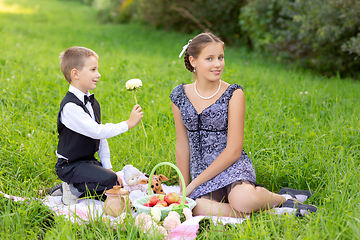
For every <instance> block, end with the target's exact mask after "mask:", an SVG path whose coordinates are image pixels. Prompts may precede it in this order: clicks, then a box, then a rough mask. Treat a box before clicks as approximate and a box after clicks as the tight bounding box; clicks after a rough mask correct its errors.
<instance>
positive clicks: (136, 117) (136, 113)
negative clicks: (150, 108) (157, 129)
mask: <svg viewBox="0 0 360 240" xmlns="http://www.w3.org/2000/svg"><path fill="white" fill-rule="evenodd" d="M143 114H144V113H143V112H142V109H141V107H140V105H138V104H136V105H135V106H134V107H133V109H132V111H131V113H130V117H129V120H127V121H126V123H127V125H128V127H129V129H130V128H133V127H135V126H136V125H137V124H138V123H139V122H140V121H141V119H142V118H143Z"/></svg>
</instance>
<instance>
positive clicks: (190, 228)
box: [0, 171, 295, 240]
mask: <svg viewBox="0 0 360 240" xmlns="http://www.w3.org/2000/svg"><path fill="white" fill-rule="evenodd" d="M118 174H119V175H120V177H122V176H123V175H122V172H121V171H120V172H118ZM162 187H163V190H164V192H165V193H166V194H167V193H170V192H175V193H177V194H179V193H180V187H179V186H167V185H165V184H162ZM0 193H1V194H2V195H3V196H4V197H7V198H9V199H12V200H13V201H29V200H30V199H28V198H22V197H17V196H12V195H8V194H5V193H3V192H1V191H0ZM130 197H131V196H130ZM136 197H138V196H132V198H131V201H135V200H136ZM41 201H42V202H43V204H44V205H46V206H48V207H49V208H50V209H51V210H52V211H54V213H55V214H57V215H58V216H60V215H62V216H64V217H65V218H66V219H68V220H69V221H71V222H73V223H75V222H77V223H85V224H86V223H87V222H89V221H92V220H98V219H103V220H104V219H108V220H110V221H111V223H113V225H114V227H116V225H117V223H118V222H119V218H118V217H117V218H115V217H112V216H110V215H106V214H105V212H104V211H103V207H104V202H101V201H98V200H93V199H81V200H79V201H78V202H77V204H75V205H70V206H65V205H64V204H63V203H62V201H61V196H46V197H45V198H44V199H41ZM274 210H275V214H283V213H284V211H285V212H286V213H290V214H291V213H294V211H295V209H293V210H292V209H290V210H289V209H284V208H275V209H274ZM136 215H137V213H136V212H135V211H132V216H133V217H135V216H136ZM204 217H205V216H196V217H193V218H191V219H189V220H187V221H184V222H183V223H182V224H181V225H179V226H178V227H176V228H175V229H173V230H172V231H171V232H170V233H169V235H168V239H175V240H177V239H179V240H180V239H181V240H192V239H195V238H196V233H197V231H198V229H199V221H200V220H201V219H202V218H204ZM211 219H212V220H213V221H214V224H217V223H222V224H227V223H230V224H236V223H239V224H240V223H242V222H243V221H244V220H246V219H245V218H230V217H216V216H214V217H212V218H211Z"/></svg>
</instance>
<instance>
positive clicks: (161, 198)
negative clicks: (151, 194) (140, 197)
mask: <svg viewBox="0 0 360 240" xmlns="http://www.w3.org/2000/svg"><path fill="white" fill-rule="evenodd" d="M164 197H165V195H163V194H159V195H157V198H158V199H160V200H162V201H164Z"/></svg>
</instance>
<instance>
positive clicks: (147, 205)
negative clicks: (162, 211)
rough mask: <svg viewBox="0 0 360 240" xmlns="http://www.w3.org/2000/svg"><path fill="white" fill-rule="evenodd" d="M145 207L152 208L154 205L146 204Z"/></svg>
mask: <svg viewBox="0 0 360 240" xmlns="http://www.w3.org/2000/svg"><path fill="white" fill-rule="evenodd" d="M143 206H145V207H152V206H153V205H151V204H150V203H148V202H147V203H144V204H143Z"/></svg>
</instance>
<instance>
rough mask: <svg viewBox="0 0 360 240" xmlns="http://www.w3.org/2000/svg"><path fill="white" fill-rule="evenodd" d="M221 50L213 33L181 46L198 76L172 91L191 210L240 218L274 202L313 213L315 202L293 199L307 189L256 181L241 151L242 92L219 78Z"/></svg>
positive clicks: (178, 148) (178, 147)
mask: <svg viewBox="0 0 360 240" xmlns="http://www.w3.org/2000/svg"><path fill="white" fill-rule="evenodd" d="M224 49H225V45H224V42H222V41H221V40H220V39H219V38H218V37H216V36H214V35H213V34H211V33H201V34H199V35H197V36H196V37H194V38H193V39H192V40H190V41H189V43H188V44H187V45H185V46H184V48H183V52H184V51H185V57H184V61H185V67H186V69H188V70H189V71H190V72H192V73H193V75H194V77H195V79H196V81H195V82H194V83H191V84H180V85H178V86H176V87H175V88H174V89H173V90H172V93H171V95H170V98H171V101H172V109H173V114H174V120H175V127H176V137H177V139H176V162H177V166H178V168H179V169H180V171H181V173H182V175H183V176H184V179H185V184H186V195H187V196H190V197H191V198H192V199H194V200H195V201H196V203H197V205H196V207H195V208H194V210H193V211H194V215H209V214H211V215H218V216H230V217H236V216H237V217H240V216H243V214H244V213H245V214H248V213H251V212H255V211H258V210H266V209H269V208H273V207H276V206H284V207H291V208H295V209H296V211H297V212H299V213H300V210H302V211H301V212H302V213H304V214H306V213H307V212H308V211H310V212H315V211H316V208H315V207H314V206H311V205H304V204H301V203H300V202H299V199H296V196H300V195H301V196H305V199H306V198H308V197H309V196H310V195H311V194H310V192H309V191H301V190H294V189H285V190H283V191H282V193H283V194H282V195H280V194H276V193H272V192H270V191H268V190H267V189H265V188H264V187H262V186H260V185H258V184H257V183H256V176H255V170H254V167H253V165H252V162H251V160H250V158H249V157H248V155H247V154H246V152H245V151H244V150H243V139H244V119H245V97H244V92H243V90H242V88H241V86H239V85H237V84H228V83H226V82H224V81H222V80H221V76H222V73H223V70H224V67H225V60H224ZM183 52H182V53H183ZM182 53H181V54H180V56H179V57H181V55H182ZM302 200H304V198H303V199H302Z"/></svg>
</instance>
